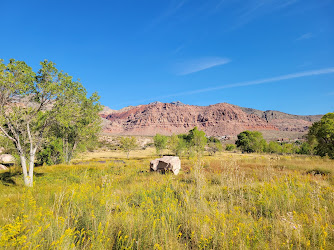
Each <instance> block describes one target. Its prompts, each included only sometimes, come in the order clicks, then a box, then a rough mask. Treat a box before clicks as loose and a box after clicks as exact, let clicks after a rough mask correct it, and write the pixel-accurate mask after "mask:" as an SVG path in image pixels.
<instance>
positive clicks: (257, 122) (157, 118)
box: [101, 102, 322, 136]
mask: <svg viewBox="0 0 334 250" xmlns="http://www.w3.org/2000/svg"><path fill="white" fill-rule="evenodd" d="M101 117H103V118H104V119H106V120H108V122H107V121H106V122H105V123H104V125H105V126H104V131H105V132H108V133H111V134H120V135H155V134H156V133H161V134H165V135H171V134H173V133H176V134H177V133H186V132H188V131H189V130H190V129H192V128H193V127H195V126H197V127H198V128H199V129H200V130H203V131H205V133H206V134H207V135H210V136H211V135H215V136H223V135H230V136H234V135H237V134H238V133H240V132H241V131H243V130H246V129H249V130H261V131H263V130H268V131H270V130H272V131H294V132H306V131H307V130H308V128H309V127H310V126H311V125H312V123H313V122H315V121H318V120H320V118H321V117H322V115H315V116H299V115H290V114H286V113H282V112H279V111H270V110H269V111H261V110H256V109H250V108H242V107H239V106H236V105H232V104H228V103H218V104H214V105H210V106H194V105H186V104H183V103H181V102H173V103H161V102H154V103H150V104H147V105H139V106H130V107H126V108H123V109H121V110H118V111H115V110H110V112H109V113H108V112H102V113H101Z"/></svg>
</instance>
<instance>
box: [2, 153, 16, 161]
mask: <svg viewBox="0 0 334 250" xmlns="http://www.w3.org/2000/svg"><path fill="white" fill-rule="evenodd" d="M0 162H2V163H13V162H15V158H14V156H12V155H10V154H3V155H0Z"/></svg>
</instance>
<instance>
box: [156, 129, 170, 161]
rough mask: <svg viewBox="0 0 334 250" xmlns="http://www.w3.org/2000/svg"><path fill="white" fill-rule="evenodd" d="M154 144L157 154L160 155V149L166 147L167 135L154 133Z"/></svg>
mask: <svg viewBox="0 0 334 250" xmlns="http://www.w3.org/2000/svg"><path fill="white" fill-rule="evenodd" d="M153 141H154V146H155V149H156V151H157V155H160V156H161V152H162V150H164V149H165V148H166V147H167V142H168V137H167V136H164V135H160V134H156V135H155V136H154V137H153Z"/></svg>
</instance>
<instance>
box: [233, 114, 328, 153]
mask: <svg viewBox="0 0 334 250" xmlns="http://www.w3.org/2000/svg"><path fill="white" fill-rule="evenodd" d="M235 144H236V146H237V147H238V148H240V149H241V151H242V152H248V153H251V152H258V153H260V152H267V153H283V154H306V155H319V156H322V157H323V156H328V157H329V158H331V159H334V113H328V114H326V115H324V116H323V117H322V118H321V120H320V121H318V122H315V123H313V125H312V126H311V127H310V129H309V132H308V134H307V135H306V141H304V142H300V141H296V142H294V143H284V142H275V141H271V142H269V143H267V142H266V141H265V140H264V139H263V136H262V134H261V133H260V132H258V131H244V132H241V133H240V134H239V135H238V140H237V141H236V142H235Z"/></svg>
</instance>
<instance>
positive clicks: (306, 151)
mask: <svg viewBox="0 0 334 250" xmlns="http://www.w3.org/2000/svg"><path fill="white" fill-rule="evenodd" d="M312 153H313V148H312V146H311V145H310V144H309V143H308V142H303V143H302V144H301V145H300V146H299V148H298V150H297V154H302V155H310V154H312Z"/></svg>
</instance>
